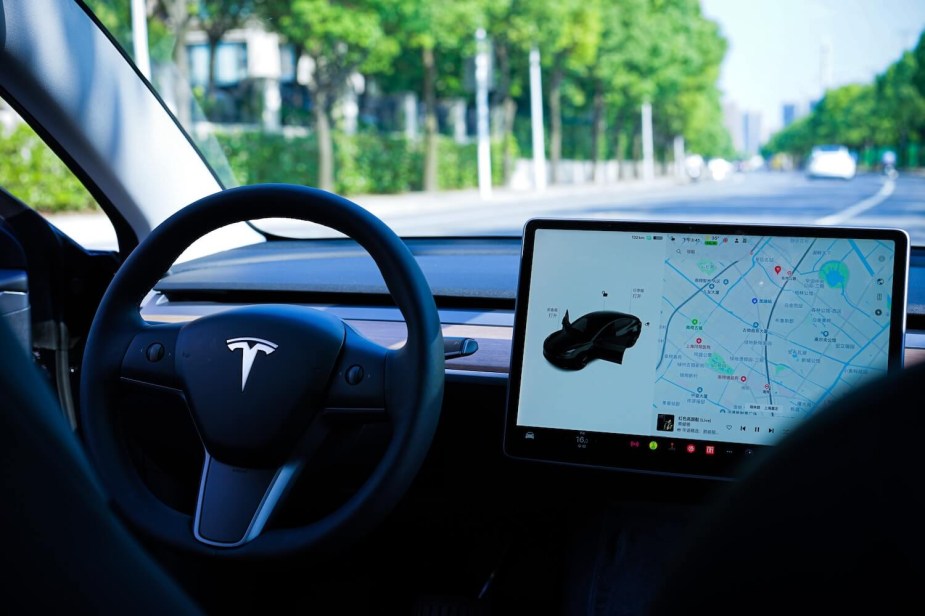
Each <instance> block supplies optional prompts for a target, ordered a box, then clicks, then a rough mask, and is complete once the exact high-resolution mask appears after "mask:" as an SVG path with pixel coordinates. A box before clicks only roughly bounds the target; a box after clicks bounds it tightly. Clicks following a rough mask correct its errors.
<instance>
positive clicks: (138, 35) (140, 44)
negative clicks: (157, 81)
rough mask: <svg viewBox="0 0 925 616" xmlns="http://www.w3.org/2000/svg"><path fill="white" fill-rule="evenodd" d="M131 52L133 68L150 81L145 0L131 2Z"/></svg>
mask: <svg viewBox="0 0 925 616" xmlns="http://www.w3.org/2000/svg"><path fill="white" fill-rule="evenodd" d="M132 52H133V54H134V56H135V66H137V67H138V70H139V71H141V74H142V75H144V76H145V78H146V79H148V80H149V81H150V79H151V57H150V56H149V54H148V14H147V11H146V10H145V0H132Z"/></svg>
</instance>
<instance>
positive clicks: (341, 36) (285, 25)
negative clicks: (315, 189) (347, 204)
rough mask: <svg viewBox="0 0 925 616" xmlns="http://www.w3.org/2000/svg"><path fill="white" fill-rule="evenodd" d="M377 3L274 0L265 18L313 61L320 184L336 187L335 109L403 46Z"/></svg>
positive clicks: (261, 7)
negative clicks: (348, 90) (362, 76)
mask: <svg viewBox="0 0 925 616" xmlns="http://www.w3.org/2000/svg"><path fill="white" fill-rule="evenodd" d="M378 8H379V5H378V2H375V1H374V0H292V1H291V2H289V1H286V0H269V1H266V2H264V3H261V4H258V10H259V11H260V12H261V14H262V15H264V16H265V17H267V18H269V19H271V20H272V23H274V24H275V25H276V26H278V31H279V32H280V33H281V34H283V35H284V36H285V37H286V38H287V39H288V40H289V41H290V42H291V43H292V44H294V45H295V46H296V48H297V49H298V55H299V56H302V55H304V56H305V57H307V58H308V59H309V60H310V62H311V65H312V70H311V78H310V79H309V82H308V84H307V87H308V90H309V93H310V94H311V98H312V109H313V114H314V120H315V131H316V132H317V137H318V185H319V187H320V188H322V189H324V190H333V189H334V139H333V135H332V124H333V122H332V118H331V110H332V107H333V105H334V103H335V102H336V100H337V98H338V95H339V94H340V92H341V91H342V89H343V88H344V87H346V85H347V80H348V78H349V77H350V76H351V75H352V74H353V73H355V72H357V71H360V72H374V71H379V70H384V69H385V67H386V66H388V64H389V62H390V61H391V60H392V58H394V57H395V55H396V54H397V53H398V44H397V43H396V42H395V40H394V39H392V38H391V37H389V36H388V35H387V34H386V32H385V30H384V29H383V23H382V21H381V17H380V13H379V10H378Z"/></svg>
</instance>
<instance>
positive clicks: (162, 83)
mask: <svg viewBox="0 0 925 616" xmlns="http://www.w3.org/2000/svg"><path fill="white" fill-rule="evenodd" d="M87 4H88V5H89V7H90V8H91V9H92V10H93V11H94V12H95V13H96V15H97V17H98V18H99V20H100V21H101V23H102V24H103V25H104V26H105V27H106V28H108V29H109V30H110V32H111V33H112V34H113V36H114V37H115V38H116V40H118V41H119V42H120V43H121V44H122V45H123V46H124V48H125V50H126V52H127V54H128V55H129V56H130V57H131V58H133V59H134V61H135V62H136V64H137V65H138V67H139V70H140V71H141V72H142V73H143V74H145V75H146V76H148V77H149V79H150V81H151V82H152V84H153V85H154V87H155V88H156V89H157V90H158V92H159V94H160V96H161V97H162V98H163V100H164V101H165V103H166V104H167V106H168V107H169V108H170V109H171V111H172V112H173V113H174V115H175V116H176V117H177V119H178V120H179V121H180V123H181V124H182V125H183V126H184V127H185V128H186V130H187V131H188V132H189V134H190V135H191V136H192V138H193V139H194V141H195V142H196V143H197V144H198V145H199V147H200V148H201V149H202V151H203V153H204V156H205V157H206V158H207V159H208V160H209V161H210V163H211V164H212V165H213V166H214V167H215V169H216V174H217V176H218V177H219V178H221V180H222V181H223V183H224V185H225V186H234V185H240V184H252V183H258V182H292V183H297V184H305V185H309V186H315V187H319V188H323V189H326V190H330V191H333V192H336V193H338V194H341V195H343V196H346V197H348V198H350V199H352V200H354V201H356V202H357V203H359V204H360V205H362V206H364V207H366V208H368V209H370V210H371V211H373V212H374V213H375V214H377V215H379V216H380V217H382V218H383V219H384V220H385V221H386V222H387V223H388V224H389V225H390V226H391V227H392V228H393V229H394V230H395V231H396V232H398V233H399V234H400V235H403V236H435V235H440V236H460V235H498V234H503V235H520V233H521V231H522V228H523V224H524V222H525V221H526V220H527V219H528V218H531V217H536V216H553V217H559V216H565V217H594V218H619V219H649V220H664V219H668V220H689V221H697V220H705V221H723V222H761V223H784V224H813V225H847V226H855V225H859V226H890V227H900V228H903V229H905V230H906V231H908V233H909V234H910V236H911V238H912V243H913V244H914V245H923V246H925V172H923V169H925V151H923V149H922V145H923V142H925V36H923V31H925V3H923V2H921V1H920V0H778V1H776V2H767V1H764V0H761V1H758V2H742V1H741V0H700V1H698V0H619V1H607V0H492V1H490V2H489V1H487V0H350V1H349V2H348V1H336V0H192V1H190V0H88V1H87ZM814 152H818V153H821V154H834V155H830V156H814V155H813V153H814ZM844 152H847V154H848V156H843V155H840V154H839V153H844ZM257 224H258V226H259V227H260V228H261V229H263V230H266V231H269V232H272V233H274V234H278V235H282V236H291V237H303V236H315V235H325V230H323V229H321V228H320V227H316V226H310V225H305V224H302V223H299V224H298V225H297V224H296V223H293V222H291V221H279V220H273V221H257Z"/></svg>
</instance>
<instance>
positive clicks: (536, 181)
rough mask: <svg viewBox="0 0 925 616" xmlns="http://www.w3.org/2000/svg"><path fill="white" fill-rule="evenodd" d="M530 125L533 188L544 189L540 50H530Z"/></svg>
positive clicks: (544, 146) (544, 156) (544, 155)
mask: <svg viewBox="0 0 925 616" xmlns="http://www.w3.org/2000/svg"><path fill="white" fill-rule="evenodd" d="M530 124H531V126H532V129H533V186H534V187H535V188H536V190H540V191H542V190H545V189H546V140H545V138H544V135H543V84H542V73H541V71H540V50H539V49H537V48H536V47H534V48H533V49H531V50H530Z"/></svg>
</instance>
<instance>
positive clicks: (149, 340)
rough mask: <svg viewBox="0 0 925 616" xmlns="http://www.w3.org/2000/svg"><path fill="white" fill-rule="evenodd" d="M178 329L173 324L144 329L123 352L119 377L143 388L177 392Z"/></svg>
mask: <svg viewBox="0 0 925 616" xmlns="http://www.w3.org/2000/svg"><path fill="white" fill-rule="evenodd" d="M180 329H181V325H179V324H174V323H168V324H163V325H150V326H144V327H143V329H142V330H141V331H139V332H138V333H137V334H135V336H134V338H133V339H132V341H131V343H130V344H129V346H128V348H127V349H126V351H125V356H124V357H123V358H122V367H121V371H120V377H121V378H122V379H123V380H127V381H133V382H136V383H142V384H144V385H151V386H156V387H169V388H171V389H179V388H180V380H179V377H178V375H177V371H176V364H175V360H176V352H177V335H178V334H179V332H180Z"/></svg>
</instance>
